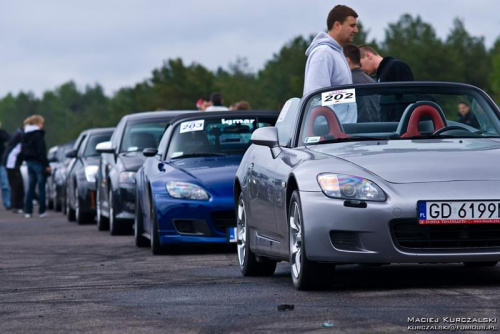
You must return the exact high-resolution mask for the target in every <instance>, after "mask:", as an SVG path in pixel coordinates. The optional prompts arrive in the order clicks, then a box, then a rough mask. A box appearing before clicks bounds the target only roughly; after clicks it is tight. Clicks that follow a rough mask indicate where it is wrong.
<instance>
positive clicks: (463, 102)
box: [458, 101, 470, 108]
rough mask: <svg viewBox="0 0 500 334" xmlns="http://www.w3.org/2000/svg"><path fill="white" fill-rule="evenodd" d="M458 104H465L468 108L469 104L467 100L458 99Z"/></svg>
mask: <svg viewBox="0 0 500 334" xmlns="http://www.w3.org/2000/svg"><path fill="white" fill-rule="evenodd" d="M458 104H463V105H465V106H467V107H469V108H470V104H469V103H468V102H466V101H460V102H458Z"/></svg>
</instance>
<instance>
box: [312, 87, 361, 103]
mask: <svg viewBox="0 0 500 334" xmlns="http://www.w3.org/2000/svg"><path fill="white" fill-rule="evenodd" d="M352 102H356V90H355V89H344V90H334V91H332V92H325V93H321V105H322V106H331V105H334V104H341V103H352Z"/></svg>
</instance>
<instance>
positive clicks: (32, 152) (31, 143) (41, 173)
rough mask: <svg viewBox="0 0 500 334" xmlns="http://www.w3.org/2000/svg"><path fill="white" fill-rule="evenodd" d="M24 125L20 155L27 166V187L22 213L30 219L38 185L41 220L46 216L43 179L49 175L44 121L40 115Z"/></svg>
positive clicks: (34, 116) (32, 117) (29, 119)
mask: <svg viewBox="0 0 500 334" xmlns="http://www.w3.org/2000/svg"><path fill="white" fill-rule="evenodd" d="M25 123H26V125H25V127H24V136H23V140H22V144H21V154H22V157H23V159H24V160H25V161H26V164H27V165H28V177H29V187H28V193H27V195H26V203H25V206H24V212H25V217H26V218H31V214H32V213H33V198H34V196H35V188H36V186H37V185H38V203H39V208H38V213H39V215H40V217H41V218H43V217H45V216H47V212H46V209H47V208H46V203H45V178H46V175H47V174H48V173H50V166H49V161H48V159H47V146H46V144H45V139H44V136H45V131H44V130H43V126H44V123H45V120H44V118H43V117H42V116H40V115H33V116H31V117H29V118H28V119H26V121H25Z"/></svg>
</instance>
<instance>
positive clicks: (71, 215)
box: [66, 190, 76, 222]
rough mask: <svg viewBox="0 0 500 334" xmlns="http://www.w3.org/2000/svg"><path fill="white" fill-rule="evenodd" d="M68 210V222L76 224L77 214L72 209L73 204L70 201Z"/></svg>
mask: <svg viewBox="0 0 500 334" xmlns="http://www.w3.org/2000/svg"><path fill="white" fill-rule="evenodd" d="M67 193H68V191H67V190H66V194H67ZM75 201H76V199H75ZM66 205H67V210H68V221H70V222H74V221H75V220H76V212H75V209H73V208H72V207H71V203H70V201H68V202H67V204H66Z"/></svg>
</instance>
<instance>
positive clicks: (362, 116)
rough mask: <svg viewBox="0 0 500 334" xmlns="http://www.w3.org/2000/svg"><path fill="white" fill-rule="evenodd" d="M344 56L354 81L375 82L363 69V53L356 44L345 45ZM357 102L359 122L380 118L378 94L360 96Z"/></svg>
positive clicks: (376, 120)
mask: <svg viewBox="0 0 500 334" xmlns="http://www.w3.org/2000/svg"><path fill="white" fill-rule="evenodd" d="M344 56H345V57H346V59H347V63H348V64H349V68H350V69H351V73H352V83H354V84H368V83H375V80H373V79H372V78H370V77H369V76H368V75H366V74H365V72H363V71H362V70H361V63H360V58H361V53H360V51H359V48H358V47H357V46H356V45H355V44H352V43H348V44H346V45H345V46H344ZM356 103H357V109H358V123H362V122H378V121H379V120H380V109H379V98H378V96H358V98H357V99H356Z"/></svg>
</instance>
